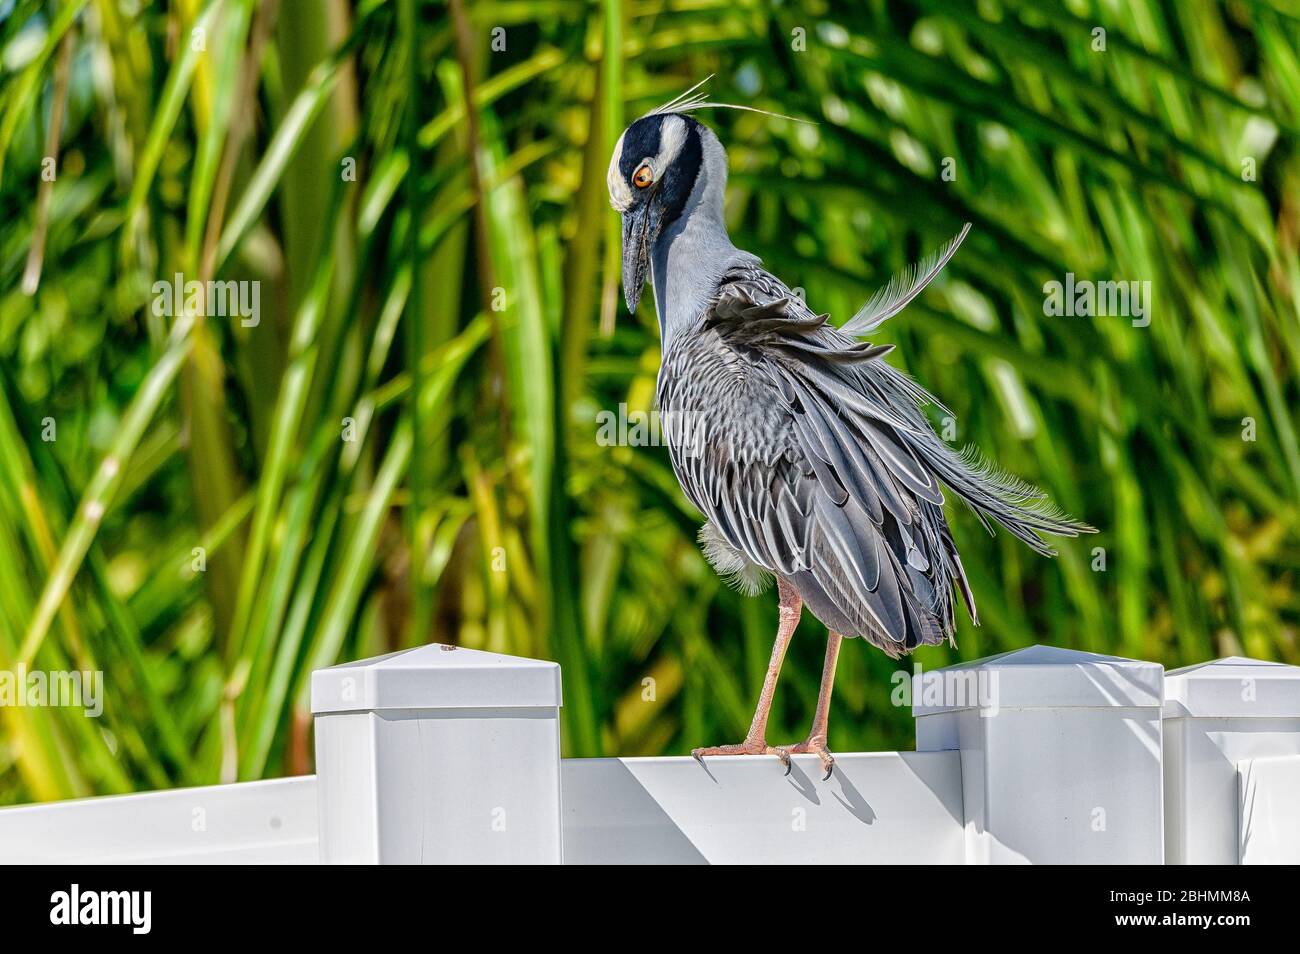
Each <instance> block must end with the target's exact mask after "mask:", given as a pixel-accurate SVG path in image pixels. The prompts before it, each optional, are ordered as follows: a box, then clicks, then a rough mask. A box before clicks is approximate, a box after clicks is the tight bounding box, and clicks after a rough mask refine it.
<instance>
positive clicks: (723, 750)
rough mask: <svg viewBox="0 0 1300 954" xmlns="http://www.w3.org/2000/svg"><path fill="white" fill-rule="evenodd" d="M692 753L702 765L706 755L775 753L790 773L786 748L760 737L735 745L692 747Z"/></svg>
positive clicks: (787, 772)
mask: <svg viewBox="0 0 1300 954" xmlns="http://www.w3.org/2000/svg"><path fill="white" fill-rule="evenodd" d="M691 755H693V756H694V757H695V761H697V762H699V763H700V764H701V765H703V764H704V757H705V756H714V755H775V756H776V757H777V758H778V759H780V760H781V764H782V765H784V766H785V771H786V774H787V775H789V774H790V756H789V755H788V754H787V753H786V752H785V750H784V749H778V748H775V747H774V746H771V745H768V744H767V743H766V742H764V741H763V740H762V739H759V740H757V741H749V740H746V741H744V742H738V743H737V744H735V745H711V746H707V747H705V748H699V749H691Z"/></svg>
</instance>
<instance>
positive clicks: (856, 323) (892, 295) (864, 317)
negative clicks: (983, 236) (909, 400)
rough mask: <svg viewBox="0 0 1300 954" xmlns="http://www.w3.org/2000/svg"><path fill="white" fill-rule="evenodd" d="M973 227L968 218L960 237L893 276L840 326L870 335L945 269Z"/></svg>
mask: <svg viewBox="0 0 1300 954" xmlns="http://www.w3.org/2000/svg"><path fill="white" fill-rule="evenodd" d="M969 231H970V223H969V222H967V223H966V224H965V225H964V226H963V227H962V230H961V232H959V233H958V234H957V237H956V238H954V239H953V240H952V241H951V242H949V243H948V244H947V245H945V246H944V247H943V248H941V249H939V250H938V251H937V252H935V253H933V254H932V255H930V256H929V257H928V258H924V259H922V260H921V261H919V262H917V263H916V264H915V265H912V266H911V267H910V268H905V269H903V271H901V272H899V273H898V274H897V275H895V276H894V277H893V278H891V279H890V280H889V284H887V285H886V286H885V287H884V288H882V289H880V291H878V292H876V293H875V294H874V295H872V296H871V298H870V299H869V300H868V301H867V303H866V304H865V305H863V306H862V307H861V308H860V309H859V310H858V313H857V314H856V315H854V316H853V317H852V318H850V319H849V320H848V321H846V322H845V323H844V325H843V327H841V328H840V330H841V331H843V332H844V333H845V334H850V335H857V336H861V335H867V334H870V333H871V332H873V331H875V330H876V329H877V328H879V327H880V326H881V325H883V324H884V323H885V322H886V321H888V320H889V319H890V318H892V317H894V315H896V314H898V313H899V312H900V311H902V310H903V309H904V308H906V307H907V305H908V303H909V302H910V301H911V300H912V299H913V298H915V297H916V296H917V295H919V294H921V292H922V291H923V290H924V289H925V286H926V285H928V284H930V282H932V281H934V279H935V276H937V275H938V274H939V273H940V272H941V271H943V267H944V266H945V265H947V264H948V260H949V259H951V258H952V257H953V255H954V254H956V252H957V248H958V246H960V245H961V243H962V240H963V239H964V238H966V233H967V232H969Z"/></svg>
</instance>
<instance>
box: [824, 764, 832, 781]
mask: <svg viewBox="0 0 1300 954" xmlns="http://www.w3.org/2000/svg"><path fill="white" fill-rule="evenodd" d="M834 771H835V763H834V762H832V763H831V766H830V768H828V769H827V770H826V774H825V775H823V776H822V781H823V782H824V781H826V780H827V779H828V778H830V777H831V772H834Z"/></svg>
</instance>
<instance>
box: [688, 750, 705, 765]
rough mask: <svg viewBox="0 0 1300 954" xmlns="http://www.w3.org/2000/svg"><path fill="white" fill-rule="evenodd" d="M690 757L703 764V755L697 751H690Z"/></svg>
mask: <svg viewBox="0 0 1300 954" xmlns="http://www.w3.org/2000/svg"><path fill="white" fill-rule="evenodd" d="M691 758H693V759H695V761H697V762H699V763H700V764H701V765H703V764H704V756H703V755H701V754H700V753H699V752H692V753H691Z"/></svg>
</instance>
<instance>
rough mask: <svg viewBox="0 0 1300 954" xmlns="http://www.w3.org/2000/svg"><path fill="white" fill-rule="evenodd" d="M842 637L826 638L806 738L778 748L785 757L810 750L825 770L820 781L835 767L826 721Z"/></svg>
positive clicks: (829, 774) (836, 634)
mask: <svg viewBox="0 0 1300 954" xmlns="http://www.w3.org/2000/svg"><path fill="white" fill-rule="evenodd" d="M843 641H844V637H843V636H841V635H840V634H839V633H835V632H832V633H831V634H830V635H829V636H828V637H827V640H826V662H825V663H823V664H822V685H821V689H819V690H818V691H817V712H816V713H815V714H814V715H813V724H812V728H811V729H809V730H808V738H806V739H804V740H803V741H802V742H800V743H798V744H797V745H782V746H779V749H780V750H781V751H782V752H785V754H786V757H787V759H788V758H789V756H791V755H802V754H803V753H805V752H811V753H813V754H814V755H816V756H817V757H818V758H819V759H821V762H822V768H824V769H825V770H826V775H825V777H824V778H823V779H822V781H823V782H824V781H826V779H828V778H830V777H831V771H832V770H833V769H834V768H835V756H833V755H831V753H830V750H829V749H827V748H826V723H827V722H828V721H829V719H830V714H831V690H832V689H833V688H834V687H835V663H836V661H837V660H838V659H839V656H840V643H841V642H843ZM789 773H790V763H789V762H788V761H787V762H786V774H787V775H788V774H789Z"/></svg>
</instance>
